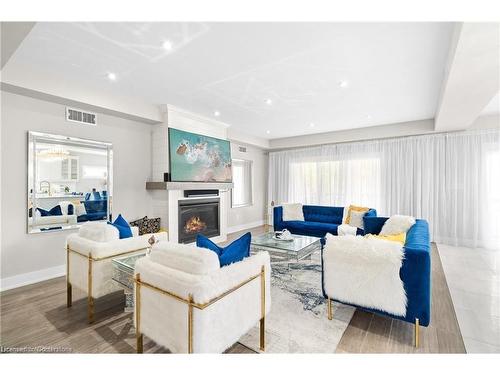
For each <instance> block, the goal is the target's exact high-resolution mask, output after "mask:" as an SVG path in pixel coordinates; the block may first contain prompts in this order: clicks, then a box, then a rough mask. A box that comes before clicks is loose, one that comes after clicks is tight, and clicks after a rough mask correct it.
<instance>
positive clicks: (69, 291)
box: [66, 246, 73, 307]
mask: <svg viewBox="0 0 500 375" xmlns="http://www.w3.org/2000/svg"><path fill="white" fill-rule="evenodd" d="M72 297H73V293H72V288H71V283H70V282H69V247H68V246H66V306H67V307H71V305H72V303H73V298H72Z"/></svg>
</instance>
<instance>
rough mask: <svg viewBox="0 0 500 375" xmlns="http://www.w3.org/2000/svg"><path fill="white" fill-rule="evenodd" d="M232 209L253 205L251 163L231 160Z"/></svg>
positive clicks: (249, 161)
mask: <svg viewBox="0 0 500 375" xmlns="http://www.w3.org/2000/svg"><path fill="white" fill-rule="evenodd" d="M233 184H234V187H233V190H232V196H231V197H232V205H231V206H232V207H245V206H251V205H252V204H253V200H252V199H253V197H252V195H253V194H252V190H253V186H252V161H251V160H240V159H233Z"/></svg>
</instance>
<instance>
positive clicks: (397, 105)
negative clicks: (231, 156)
mask: <svg viewBox="0 0 500 375" xmlns="http://www.w3.org/2000/svg"><path fill="white" fill-rule="evenodd" d="M452 28H453V24H452V23H372V24H368V23H92V24H85V23H37V24H36V25H35V27H34V28H33V30H32V31H31V32H30V34H29V35H28V36H27V37H26V39H25V40H24V41H23V43H22V44H21V46H20V47H19V48H18V50H17V51H16V52H15V54H14V55H13V56H12V57H11V59H10V60H9V62H8V63H7V64H6V66H5V67H4V69H3V70H2V74H3V75H4V76H5V77H8V75H9V70H10V69H13V67H16V70H19V67H22V68H23V69H26V70H30V71H40V72H41V73H47V74H50V75H51V76H52V77H55V78H56V79H61V80H63V81H64V82H65V83H66V84H67V85H72V86H76V87H77V86H78V85H92V86H93V87H96V88H99V90H101V91H102V92H105V93H109V95H113V94H116V95H124V94H126V95H128V96H130V97H135V98H140V99H141V100H146V101H149V102H151V103H155V104H172V105H175V106H177V107H180V108H184V109H186V110H188V111H191V112H195V113H198V114H200V115H205V116H211V117H213V114H214V111H216V110H217V111H219V112H220V116H219V117H218V118H217V119H218V120H220V121H223V122H226V123H228V124H230V125H231V126H232V127H234V128H236V129H237V130H239V131H241V132H244V133H248V134H251V135H255V136H260V137H264V138H280V137H289V136H293V135H302V134H311V133H320V132H326V131H334V130H344V129H353V128H360V127H366V126H373V125H380V124H389V123H396V122H404V121H413V120H420V119H428V118H433V117H434V116H435V113H436V108H437V103H438V98H439V93H440V89H441V85H442V81H443V75H444V66H445V60H446V57H447V54H448V49H449V44H450V38H451V33H452ZM165 40H169V41H171V43H172V46H173V49H172V50H171V51H170V52H168V51H166V50H164V49H163V48H162V43H163V42H164V41H165ZM109 72H113V73H115V74H116V76H117V80H116V81H114V82H111V81H109V80H108V79H107V74H108V73H109ZM341 81H347V82H348V86H347V87H346V88H341V87H339V82H341ZM267 99H271V100H272V104H271V105H268V104H266V100H267ZM311 123H314V127H311V126H310V124H311ZM267 131H270V133H269V134H267Z"/></svg>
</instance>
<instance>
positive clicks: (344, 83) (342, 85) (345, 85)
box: [339, 81, 349, 89]
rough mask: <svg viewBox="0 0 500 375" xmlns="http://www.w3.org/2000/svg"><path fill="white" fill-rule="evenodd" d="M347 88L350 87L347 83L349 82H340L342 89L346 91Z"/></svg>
mask: <svg viewBox="0 0 500 375" xmlns="http://www.w3.org/2000/svg"><path fill="white" fill-rule="evenodd" d="M347 86H349V82H347V81H340V82H339V87H340V88H342V89H345V88H346V87H347Z"/></svg>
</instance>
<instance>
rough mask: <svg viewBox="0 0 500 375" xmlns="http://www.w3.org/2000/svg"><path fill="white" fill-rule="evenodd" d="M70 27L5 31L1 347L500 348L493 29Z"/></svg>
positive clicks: (486, 25) (498, 73)
mask: <svg viewBox="0 0 500 375" xmlns="http://www.w3.org/2000/svg"><path fill="white" fill-rule="evenodd" d="M64 17H65V16H64V15H63V17H62V19H61V20H59V21H68V22H53V21H51V22H49V21H40V22H18V21H17V22H12V20H8V21H7V19H5V20H4V19H2V22H1V38H2V39H1V48H2V54H1V57H2V60H1V69H2V70H1V86H0V88H1V91H0V94H1V133H0V142H1V159H0V162H1V170H2V173H1V180H0V186H1V200H0V202H1V203H0V208H1V222H0V224H1V225H0V227H1V231H0V237H1V284H0V286H1V291H0V300H1V327H0V328H1V329H0V336H1V343H0V344H1V348H2V353H17V354H16V356H17V355H20V354H21V353H31V352H36V353H42V352H48V353H53V354H55V353H73V354H100V353H107V354H111V353H113V354H132V353H144V354H153V353H158V354H163V353H173V354H183V353H219V354H221V353H228V354H229V353H233V354H243V353H245V354H254V355H255V354H295V353H297V354H298V353H302V354H319V353H322V354H330V355H331V354H353V353H358V354H370V353H377V354H395V353H404V354H416V353H420V354H449V353H453V354H485V353H494V354H496V356H492V358H496V359H498V354H500V294H499V293H500V289H499V285H500V283H499V270H500V268H499V265H500V193H499V192H500V168H499V165H500V23H498V22H472V21H471V22H469V21H466V19H467V17H465V16H462V17H459V18H458V19H460V20H461V21H453V22H452V21H439V22H437V21H435V20H426V19H419V20H413V21H412V22H410V21H406V19H401V21H405V22H385V21H384V22H382V21H383V20H382V19H379V20H376V19H372V20H371V21H370V22H361V20H358V21H356V22H342V20H336V21H331V22H319V21H324V20H323V19H321V20H318V21H317V22H310V20H309V19H308V20H307V21H309V22H264V21H261V22H236V21H232V22H212V21H206V18H203V17H202V19H204V21H201V20H200V21H196V22H195V21H192V22H184V19H182V20H179V21H168V22H166V21H165V22H152V21H151V22H149V21H144V22H128V21H125V20H120V19H117V20H115V21H113V22H111V21H109V22H97V21H92V22H77V21H76V20H75V21H73V20H70V19H67V18H64ZM17 19H18V20H19V19H20V18H17ZM24 19H27V18H26V17H24ZM32 19H36V17H33V18H32ZM90 19H91V18H89V20H90ZM132 19H133V18H132ZM487 20H488V19H487ZM252 21H255V19H252ZM276 21H278V19H276ZM304 21H306V20H304ZM349 21H350V20H349ZM415 21H419V22H415ZM221 316H224V319H220V317H221ZM164 317H167V319H165V318H164ZM2 357H4V356H2ZM14 357H15V356H14ZM121 357H123V358H127V356H125V355H123V356H120V358H121ZM138 357H139V356H135V357H134V358H138ZM145 357H146V358H151V356H145ZM154 357H166V358H171V357H174V358H175V357H176V356H162V355H158V356H154ZM250 357H258V356H250ZM271 357H272V356H271ZM290 357H292V356H290ZM335 357H337V356H335ZM409 357H411V356H409ZM463 357H465V356H463ZM467 357H468V358H469V357H473V356H467ZM59 358H60V356H59ZM278 358H279V357H278ZM327 358H330V357H327ZM332 358H333V357H332ZM391 358H392V357H391ZM181 360H182V359H181ZM443 363H445V362H443Z"/></svg>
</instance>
